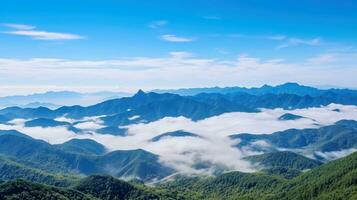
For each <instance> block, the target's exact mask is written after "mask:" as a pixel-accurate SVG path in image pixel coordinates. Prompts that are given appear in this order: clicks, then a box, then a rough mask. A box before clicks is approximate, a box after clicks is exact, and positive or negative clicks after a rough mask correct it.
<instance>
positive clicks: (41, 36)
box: [2, 24, 84, 40]
mask: <svg viewBox="0 0 357 200" xmlns="http://www.w3.org/2000/svg"><path fill="white" fill-rule="evenodd" d="M3 25H4V26H6V27H9V28H12V29H15V30H11V31H4V32H2V33H5V34H10V35H20V36H27V37H31V38H33V39H36V40H77V39H83V38H84V37H83V36H80V35H77V34H71V33H59V32H49V31H41V30H37V29H36V26H32V25H25V24H3Z"/></svg>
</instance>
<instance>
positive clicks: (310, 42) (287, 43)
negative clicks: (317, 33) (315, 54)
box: [229, 33, 321, 49]
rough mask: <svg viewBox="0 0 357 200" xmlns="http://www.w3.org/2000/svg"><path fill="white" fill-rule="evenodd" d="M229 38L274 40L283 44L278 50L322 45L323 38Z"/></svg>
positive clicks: (243, 36) (261, 36)
mask: <svg viewBox="0 0 357 200" xmlns="http://www.w3.org/2000/svg"><path fill="white" fill-rule="evenodd" d="M229 37H237V38H247V39H260V40H274V41H278V42H280V43H281V44H280V45H279V46H277V49H282V48H287V47H291V46H298V45H307V46H317V45H320V44H321V38H319V37H317V38H312V39H303V38H298V37H289V36H287V35H283V34H276V35H248V34H240V33H236V34H230V35H229Z"/></svg>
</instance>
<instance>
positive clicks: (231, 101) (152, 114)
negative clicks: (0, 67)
mask: <svg viewBox="0 0 357 200" xmlns="http://www.w3.org/2000/svg"><path fill="white" fill-rule="evenodd" d="M267 88H269V89H267ZM249 91H256V92H249ZM313 91H315V92H313ZM217 92H218V93H200V94H197V95H195V96H180V95H177V94H171V93H163V94H160V93H154V92H150V93H145V92H143V91H141V90H140V91H139V92H138V93H136V94H135V95H134V96H132V97H124V98H120V99H112V100H108V101H104V102H102V103H99V104H95V105H93V106H88V107H82V106H65V107H60V108H58V109H55V110H50V109H48V108H45V107H38V108H20V107H8V108H5V109H2V110H0V123H7V122H9V121H10V120H12V119H16V118H46V119H55V118H57V117H62V116H66V117H68V118H74V119H81V118H84V117H90V116H102V117H101V118H100V119H101V120H102V121H103V122H104V124H105V126H106V127H109V128H111V129H114V128H113V127H116V126H118V125H128V124H133V123H146V122H152V121H156V120H159V119H161V118H163V117H179V116H184V117H186V118H189V119H192V120H194V121H196V120H201V119H205V118H207V117H212V116H216V115H220V114H223V113H227V112H259V110H258V108H284V109H296V108H309V107H320V106H324V105H328V104H331V103H336V104H342V105H357V92H356V91H354V90H347V89H330V90H319V89H316V88H310V87H306V86H300V85H297V84H284V85H280V86H276V87H271V86H263V87H262V88H255V89H246V90H242V91H238V90H232V91H230V92H222V91H220V90H218V91H217ZM42 120H43V119H42ZM40 122H41V121H35V122H32V123H31V124H29V125H30V126H31V125H33V124H37V123H40ZM41 123H44V124H48V125H50V126H54V125H56V123H55V122H50V121H47V122H45V121H43V122H41ZM107 131H108V129H104V130H103V132H107ZM116 131H117V132H118V134H121V132H120V131H119V130H116Z"/></svg>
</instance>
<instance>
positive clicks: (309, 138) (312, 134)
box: [230, 120, 357, 161]
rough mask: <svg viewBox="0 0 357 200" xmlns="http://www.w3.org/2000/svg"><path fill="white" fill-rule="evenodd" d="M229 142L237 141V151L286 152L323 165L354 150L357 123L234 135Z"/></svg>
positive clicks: (355, 146)
mask: <svg viewBox="0 0 357 200" xmlns="http://www.w3.org/2000/svg"><path fill="white" fill-rule="evenodd" d="M230 138H231V139H233V140H238V141H239V143H238V144H237V145H236V147H237V148H249V149H252V150H255V151H261V152H275V151H279V150H281V149H290V150H291V151H295V152H299V153H302V154H305V155H309V156H310V157H314V158H315V159H318V160H322V161H323V160H329V159H334V158H336V157H338V156H339V154H338V153H342V154H343V152H344V151H346V150H351V151H352V152H353V151H354V149H357V121H354V120H341V121H338V122H336V123H335V124H333V125H329V126H323V127H320V128H308V129H288V130H284V131H279V132H275V133H272V134H248V133H243V134H235V135H231V136H230ZM345 153H346V154H348V151H346V152H345ZM340 156H341V155H340Z"/></svg>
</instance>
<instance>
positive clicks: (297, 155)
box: [0, 83, 357, 200]
mask: <svg viewBox="0 0 357 200" xmlns="http://www.w3.org/2000/svg"><path fill="white" fill-rule="evenodd" d="M61 95H63V96H61ZM45 96H46V97H44V96H43V95H42V96H41V95H39V96H38V95H37V96H36V95H34V96H27V97H21V98H24V99H26V101H27V100H29V99H30V100H31V101H32V100H34V99H36V98H37V99H38V98H43V99H46V98H49V99H51V98H52V100H54V99H56V100H57V101H60V100H61V98H63V99H66V98H67V97H68V98H69V99H71V101H72V100H73V101H76V98H87V97H88V96H87V97H85V96H83V94H81V95H78V94H74V93H46V95H45ZM70 96H72V97H70ZM99 96H100V95H99ZM103 96H106V95H102V96H101V97H103ZM14 99H16V98H14ZM10 101H12V100H11V98H10ZM24 101H25V100H24ZM100 101H102V100H100ZM0 102H1V98H0ZM14 102H15V100H14ZM34 102H35V101H34ZM36 102H42V103H43V102H47V103H56V102H51V101H45V100H43V101H36ZM331 104H332V105H337V106H331V107H329V106H330V105H331ZM355 106H357V92H356V91H355V90H348V89H327V90H322V89H317V88H313V87H308V86H302V85H298V84H296V83H287V84H283V85H278V86H274V87H273V86H267V85H265V86H263V87H261V88H241V87H232V88H203V89H202V88H193V89H181V90H169V91H162V90H155V91H152V92H144V91H142V90H139V91H138V92H137V93H136V94H134V95H133V96H126V97H121V98H114V99H112V98H110V99H109V100H104V101H102V102H100V103H95V104H93V105H68V106H60V107H58V108H54V109H53V108H48V107H43V106H40V107H31V108H24V107H17V106H12V107H6V108H4V109H1V110H0V200H2V199H51V198H52V199H105V200H107V199H108V200H109V199H180V200H185V199H193V200H195V199H212V200H213V199H301V200H302V199H356V198H357V184H356V183H357V181H356V180H357V171H356V170H357V154H356V152H355V151H356V150H357V117H356V115H355V113H353V110H354V109H355ZM237 113H238V114H237ZM235 115H239V116H240V117H239V118H234V117H235ZM316 116H322V117H320V118H319V117H316ZM232 117H233V119H230V121H229V123H227V121H224V120H226V119H227V118H228V119H229V118H232ZM217 118H220V119H221V118H223V119H224V120H221V121H219V120H217V121H214V119H217ZM247 118H250V119H254V120H256V121H252V122H251V121H249V120H247ZM316 119H320V120H316ZM235 120H237V121H235ZM239 120H241V121H243V123H242V124H240V121H239ZM258 120H261V121H265V120H270V121H269V123H263V126H264V127H259V129H256V127H255V126H261V124H262V123H260V124H259V123H256V122H258ZM178 123H182V124H183V125H182V124H180V126H179V124H178ZM220 123H221V124H220ZM244 123H248V125H249V126H247V127H248V130H262V131H263V132H262V133H260V132H253V131H249V132H238V131H236V129H237V127H238V126H237V127H236V126H235V124H240V126H243V125H244ZM250 123H251V124H250ZM181 125H182V126H181ZM202 126H203V127H204V129H203V128H202ZM216 127H218V128H216ZM271 127H273V128H271ZM291 127H293V128H291ZM301 127H302V128H301ZM223 129H224V130H226V129H228V130H229V131H230V132H221V130H223ZM238 130H240V129H239V127H238ZM268 130H274V131H268ZM222 133H224V134H222ZM220 134H222V135H220ZM49 135H51V137H53V138H59V140H46V139H45V138H51V137H49ZM47 136H48V137H47ZM216 140H217V141H216ZM58 141H60V142H58ZM219 145H221V146H219ZM174 151H178V152H174ZM230 154H232V155H230ZM232 166H233V167H232ZM247 168H248V169H249V170H246V171H243V169H247ZM237 169H238V170H237ZM239 169H242V171H239Z"/></svg>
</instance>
